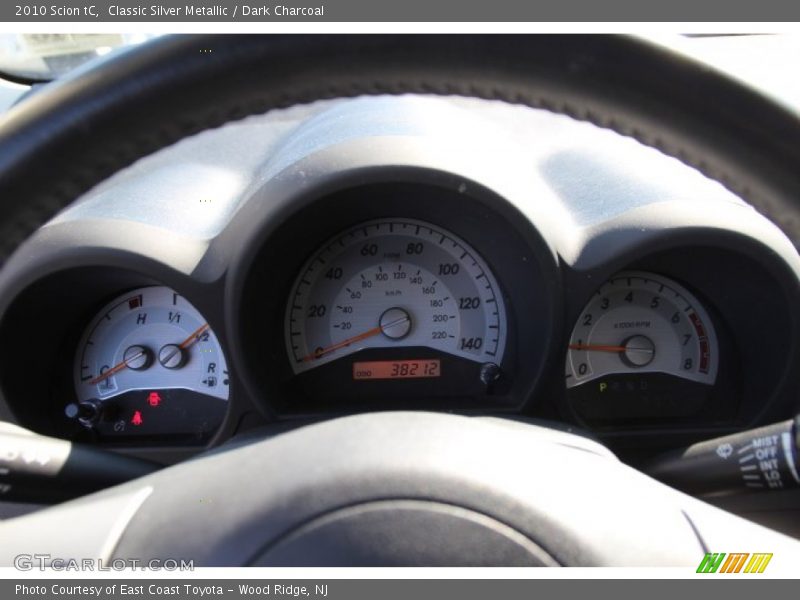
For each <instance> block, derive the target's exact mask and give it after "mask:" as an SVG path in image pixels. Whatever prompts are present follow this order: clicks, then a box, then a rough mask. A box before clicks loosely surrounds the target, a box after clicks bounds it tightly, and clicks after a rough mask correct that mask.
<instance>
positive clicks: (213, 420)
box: [65, 287, 229, 437]
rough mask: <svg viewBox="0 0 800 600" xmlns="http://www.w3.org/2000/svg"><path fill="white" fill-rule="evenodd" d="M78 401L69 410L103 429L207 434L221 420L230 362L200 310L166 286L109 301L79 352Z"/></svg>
mask: <svg viewBox="0 0 800 600" xmlns="http://www.w3.org/2000/svg"><path fill="white" fill-rule="evenodd" d="M74 381H75V392H76V396H77V402H76V403H72V404H70V405H68V406H67V407H66V409H65V414H66V416H67V417H69V418H74V419H77V420H78V422H80V423H81V424H82V425H83V426H85V427H87V428H92V429H95V430H96V431H98V432H99V433H100V434H107V435H114V436H121V435H167V434H170V433H175V434H188V435H193V436H200V437H203V436H205V435H207V434H208V433H210V432H211V431H213V430H215V429H216V427H217V426H218V425H219V423H220V422H221V420H222V417H223V416H224V412H225V409H226V406H227V400H228V393H229V392H228V390H229V384H228V367H227V365H226V362H225V357H224V355H223V352H222V348H221V347H220V344H219V342H218V340H217V338H216V336H215V335H214V332H213V331H212V330H211V328H210V327H209V325H208V323H207V322H206V321H205V319H204V318H203V317H202V315H200V313H199V312H198V311H197V310H196V309H195V308H194V307H193V306H192V305H191V304H190V303H189V302H188V301H187V300H186V299H185V298H183V297H182V296H180V295H179V294H177V293H176V292H174V291H173V290H171V289H169V288H166V287H146V288H141V289H137V290H133V291H131V292H128V293H127V294H124V295H123V296H120V297H118V298H116V299H115V300H113V301H112V302H110V303H109V304H108V305H106V306H104V307H103V308H102V309H101V310H100V311H99V312H98V313H97V315H96V316H95V317H94V319H92V321H91V323H90V324H89V327H88V328H87V329H86V332H85V333H84V335H83V337H82V339H81V341H80V345H79V349H78V352H77V355H76V358H75V367H74Z"/></svg>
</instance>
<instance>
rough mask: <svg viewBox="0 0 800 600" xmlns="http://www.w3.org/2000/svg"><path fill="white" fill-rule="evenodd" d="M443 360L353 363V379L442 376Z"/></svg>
mask: <svg viewBox="0 0 800 600" xmlns="http://www.w3.org/2000/svg"><path fill="white" fill-rule="evenodd" d="M441 374H442V371H441V361H439V360H436V359H433V360H371V361H364V362H355V363H353V379H355V380H362V379H417V378H421V377H439V376H441Z"/></svg>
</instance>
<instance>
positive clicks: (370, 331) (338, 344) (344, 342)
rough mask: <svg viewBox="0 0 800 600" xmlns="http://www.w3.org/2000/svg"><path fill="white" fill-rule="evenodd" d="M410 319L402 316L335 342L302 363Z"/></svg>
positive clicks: (305, 357) (304, 359)
mask: <svg viewBox="0 0 800 600" xmlns="http://www.w3.org/2000/svg"><path fill="white" fill-rule="evenodd" d="M410 320H411V317H409V316H408V315H404V316H402V317H400V318H398V319H395V320H393V321H390V322H389V323H384V324H381V325H378V326H377V327H373V328H372V329H367V330H366V331H364V332H362V333H359V334H358V335H354V336H352V337H349V338H347V339H346V340H342V341H341V342H336V343H335V344H331V345H330V346H328V347H327V348H320V349H318V350H316V351H315V352H312V353H311V354H309V355H307V356H304V357H303V362H308V361H311V360H315V359H317V358H322V357H323V356H325V355H326V354H330V353H331V352H333V351H334V350H338V349H339V348H344V347H345V346H349V345H350V344H355V343H356V342H360V341H361V340H366V339H367V338H371V337H372V336H375V335H378V334H379V333H383V332H384V331H386V330H388V329H391V328H392V327H395V326H396V325H400V324H401V323H405V322H406V321H410Z"/></svg>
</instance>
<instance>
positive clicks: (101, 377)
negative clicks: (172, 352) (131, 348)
mask: <svg viewBox="0 0 800 600" xmlns="http://www.w3.org/2000/svg"><path fill="white" fill-rule="evenodd" d="M206 329H208V323H203V324H202V325H201V326H200V327H198V328H197V329H196V330H195V331H194V332H192V334H191V335H190V336H189V337H187V338H186V339H185V340H183V341H182V342H181V343H180V344H178V348H179V349H180V350H186V348H188V347H189V346H191V345H192V344H194V343H195V342H196V341H197V340H198V339H200V336H201V335H203V333H204V332H205V331H206ZM177 351H178V350H176V352H177ZM144 354H145V351H144V350H141V351H139V352H137V353H136V354H133V355H131V356H129V357H127V358H126V359H124V360H123V361H122V362H120V363H119V364H116V365H114V366H113V367H111V368H110V369H109V370H108V371H105V372H103V373H101V374H100V375H98V376H97V377H95V378H94V379H92V380H91V381H90V382H89V383H90V384H91V385H97V384H98V383H100V382H101V381H104V380H106V379H108V378H109V377H111V376H112V375H114V374H116V373H119V372H120V371H122V370H123V369H126V368H128V365H129V364H130V363H131V362H133V361H135V360H136V359H137V358H141V357H142V356H144Z"/></svg>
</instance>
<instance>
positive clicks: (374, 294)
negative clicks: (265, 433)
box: [285, 218, 506, 381]
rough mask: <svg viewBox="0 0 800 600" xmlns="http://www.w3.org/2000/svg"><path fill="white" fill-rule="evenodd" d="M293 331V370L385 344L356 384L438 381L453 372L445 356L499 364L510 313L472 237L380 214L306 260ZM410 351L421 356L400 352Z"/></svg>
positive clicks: (294, 295) (293, 301)
mask: <svg viewBox="0 0 800 600" xmlns="http://www.w3.org/2000/svg"><path fill="white" fill-rule="evenodd" d="M285 336H286V349H287V354H288V356H289V359H290V363H291V366H292V369H293V371H294V373H295V374H301V373H304V372H307V371H311V370H313V369H317V368H319V367H321V366H323V365H326V364H329V363H332V362H335V361H339V360H340V359H343V358H345V357H351V356H352V355H353V354H356V353H359V352H362V351H364V350H376V351H378V350H384V351H386V352H384V353H380V352H378V353H377V354H375V353H373V354H374V355H373V356H372V357H371V358H379V359H381V360H368V361H357V362H353V364H352V369H351V371H352V377H351V380H356V381H375V380H386V379H414V378H417V377H419V378H436V377H440V376H446V375H447V373H446V371H447V369H446V367H447V365H443V364H441V363H438V362H435V361H436V356H439V355H447V356H449V357H454V358H458V359H461V360H463V361H466V362H469V363H472V364H475V365H478V366H480V365H481V364H491V365H499V364H501V362H502V360H503V354H504V351H505V344H506V315H505V307H504V304H503V298H502V295H501V293H500V289H499V286H498V284H497V281H495V278H494V276H493V275H492V272H491V271H490V269H489V267H488V266H487V265H486V263H485V262H484V260H483V259H482V258H481V257H480V255H478V253H477V252H476V251H475V250H474V249H472V248H471V247H470V246H469V245H468V244H467V243H466V242H464V241H463V240H461V239H460V238H458V237H457V236H456V235H454V234H452V233H450V232H448V231H446V230H444V229H442V228H440V227H437V226H435V225H432V224H429V223H425V222H422V221H416V220H412V219H400V218H397V219H382V220H375V221H369V222H367V223H362V224H361V225H358V226H356V227H353V228H352V229H350V230H348V231H345V232H344V233H342V234H340V235H338V236H336V237H335V238H333V239H331V240H328V242H326V243H325V244H324V245H323V246H322V247H321V248H320V249H319V251H318V252H317V253H316V254H314V255H313V256H312V257H311V259H310V260H309V261H308V262H307V263H306V264H305V266H304V267H303V268H302V269H301V272H300V274H299V276H298V277H297V279H296V281H295V283H294V285H293V288H292V291H291V295H290V298H289V302H288V306H287V310H286V323H285ZM409 348H418V349H420V354H419V355H412V356H409V355H408V354H407V353H406V354H402V355H401V354H392V351H393V350H401V349H409ZM368 358H369V357H368ZM393 358H396V359H397V360H396V361H393V360H392V359H393ZM400 359H402V360H400ZM416 359H419V360H416ZM387 361H388V362H387Z"/></svg>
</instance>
